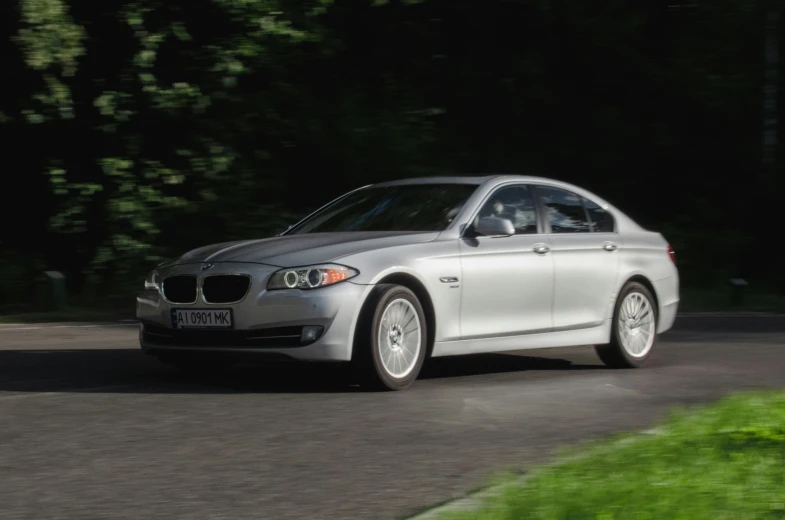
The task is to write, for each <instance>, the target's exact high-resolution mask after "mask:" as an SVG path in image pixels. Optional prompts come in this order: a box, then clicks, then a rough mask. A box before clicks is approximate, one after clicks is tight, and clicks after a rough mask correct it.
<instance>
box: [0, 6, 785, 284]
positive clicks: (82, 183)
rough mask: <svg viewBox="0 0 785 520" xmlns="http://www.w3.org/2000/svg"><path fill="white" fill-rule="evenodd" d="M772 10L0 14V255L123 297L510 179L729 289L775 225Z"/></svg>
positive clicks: (40, 9)
mask: <svg viewBox="0 0 785 520" xmlns="http://www.w3.org/2000/svg"><path fill="white" fill-rule="evenodd" d="M781 4H782V2H781V0H715V1H713V2H704V1H699V2H693V3H691V4H671V5H669V4H668V3H667V2H655V1H647V2H639V3H635V4H629V3H623V2H621V1H619V0H614V1H611V2H610V3H608V2H605V3H603V4H601V5H599V4H598V5H594V4H591V5H590V4H586V3H585V2H583V3H582V2H578V1H577V0H542V1H538V2H531V1H523V0H498V1H493V2H485V3H483V4H482V5H480V4H478V3H477V2H469V1H467V0H455V1H450V2H446V1H444V0H421V1H401V0H389V1H371V0H367V1H359V2H357V1H348V0H335V1H334V2H333V1H331V0H310V1H308V2H291V1H286V0H255V1H250V0H248V1H240V0H189V1H188V2H186V1H185V0H173V1H166V2H164V1H163V0H134V1H126V2H108V3H106V2H105V3H99V4H86V3H83V2H72V1H70V0H16V1H12V2H6V3H5V4H4V5H3V6H0V9H1V10H2V11H0V24H1V25H0V26H1V27H2V30H3V31H4V34H5V35H6V38H5V39H3V40H2V44H0V45H2V49H0V50H2V51H3V56H4V59H5V61H4V67H5V70H6V73H7V76H8V77H13V78H18V81H13V82H6V83H5V84H4V85H2V87H0V88H2V89H3V91H2V96H0V127H1V128H3V129H4V131H5V132H4V133H5V134H6V135H7V136H8V139H7V143H8V147H7V156H6V164H11V165H14V166H13V171H11V170H9V173H7V175H11V176H13V177H14V178H15V179H16V182H18V186H19V188H18V189H17V190H16V191H15V193H14V198H15V199H16V202H17V203H18V206H19V209H14V210H12V209H10V208H8V207H6V208H4V211H5V212H7V213H8V216H7V217H6V221H7V222H14V225H13V226H10V227H11V229H9V230H8V231H7V232H6V234H5V239H4V243H3V244H2V246H3V247H5V248H6V249H7V250H8V251H10V250H11V249H12V248H13V250H14V251H18V252H19V254H18V256H20V257H31V258H34V259H35V261H34V262H26V261H25V260H24V259H22V260H19V262H20V265H21V266H22V269H21V271H20V272H27V273H28V275H25V276H27V277H28V278H30V279H32V278H33V276H34V273H35V271H36V270H38V269H39V267H32V266H33V265H37V266H40V265H46V266H47V267H49V268H53V269H60V270H63V271H64V272H66V273H67V274H68V276H69V280H70V281H71V283H72V286H73V288H74V289H79V288H84V287H95V288H100V289H101V290H105V291H109V290H110V289H109V288H112V289H111V290H113V291H116V292H120V293H121V294H122V295H123V297H124V298H127V296H126V293H125V292H124V290H125V289H122V290H121V285H122V284H124V283H125V282H126V281H128V283H130V284H131V287H135V286H136V285H137V284H138V280H137V277H138V276H139V274H140V273H142V272H143V271H145V270H146V269H148V268H149V266H150V265H151V264H153V263H155V262H156V261H157V260H158V259H160V258H163V257H165V256H167V255H172V254H176V253H178V252H182V251H183V250H184V249H187V248H190V247H194V246H196V245H199V244H203V243H205V242H212V241H220V240H228V239H236V238H251V237H259V236H267V235H270V234H273V233H276V232H278V231H280V230H282V229H284V228H285V227H286V225H288V224H289V223H292V222H293V221H294V220H295V219H297V218H298V217H300V216H302V215H303V214H304V213H306V212H307V211H309V210H310V209H313V208H314V207H315V206H318V205H321V204H322V203H324V202H326V201H327V200H329V199H330V198H332V197H334V196H337V195H339V194H341V193H342V192H344V191H346V190H348V189H351V188H355V187H357V186H359V185H363V184H368V183H371V182H375V181H379V180H384V179H389V178H397V177H406V176H415V175H430V174H453V173H460V174H464V173H488V172H497V173H505V172H516V173H532V174H540V175H548V176H553V177H559V178H563V179H565V180H568V181H573V182H576V183H579V184H582V185H584V186H586V187H587V188H590V189H593V190H595V191H597V192H599V193H602V194H603V196H605V197H606V198H608V199H609V200H611V201H613V202H614V203H616V204H618V205H619V206H620V207H621V208H622V209H624V210H626V211H628V212H629V213H631V214H632V216H634V217H635V218H638V219H639V220H640V221H641V222H642V223H644V224H645V225H647V226H651V227H658V228H662V229H665V230H668V233H669V235H670V236H673V237H674V238H672V240H674V245H676V246H677V248H678V249H679V250H684V251H689V253H688V256H689V258H685V256H684V255H680V259H683V261H684V264H683V265H684V266H686V267H685V268H686V269H687V270H688V271H687V272H686V277H685V280H688V281H692V280H699V279H701V278H700V276H702V275H703V274H705V272H706V270H705V269H702V267H703V266H705V265H707V264H710V265H716V266H717V269H718V272H725V271H728V270H733V269H734V268H738V266H739V265H741V264H740V263H739V261H737V259H736V258H735V255H734V254H728V253H727V251H728V250H730V251H740V250H741V247H740V244H742V243H744V240H747V239H748V238H749V237H750V236H751V235H756V234H758V235H760V236H761V237H762V236H764V233H763V232H762V231H760V229H759V228H754V229H750V226H749V225H748V224H747V223H746V222H747V219H740V218H733V216H734V215H739V214H750V212H755V211H758V212H762V211H763V210H762V208H776V205H775V204H774V198H775V197H776V196H778V195H777V193H778V192H777V190H776V189H773V190H772V189H771V188H766V186H767V185H765V184H764V181H763V178H764V177H763V176H762V175H760V174H761V173H763V170H762V164H761V152H760V150H761V131H760V125H761V119H762V113H761V107H762V106H763V98H762V96H763V94H762V93H763V92H764V89H763V86H764V83H763V82H764V77H766V76H765V75H764V70H765V63H764V57H765V56H764V53H763V52H762V49H764V48H765V41H764V35H765V34H769V39H768V41H770V42H771V41H772V39H771V34H781V28H782V21H783V18H784V17H783V16H780V17H779V19H778V20H775V21H774V22H772V21H771V17H770V16H769V23H768V25H766V19H767V12H768V13H770V12H772V11H771V10H772V6H774V7H777V9H780V11H778V12H781ZM764 27H768V32H767V31H764V30H763V29H764ZM777 31H779V33H777ZM782 40H783V39H782V38H779V45H780V48H781V47H782ZM770 47H771V46H770ZM772 67H774V68H772ZM781 69H782V64H781V60H779V61H778V62H777V64H776V66H773V65H771V63H770V62H769V67H768V69H767V70H769V76H767V77H769V78H771V77H773V76H771V71H772V70H779V71H780V76H781ZM780 90H781V89H780ZM766 92H768V98H767V99H768V100H769V105H767V106H769V107H771V106H773V105H771V101H772V100H773V99H775V98H774V97H773V94H772V90H771V88H769V89H768V90H767V91H766ZM774 92H775V94H776V93H777V92H778V91H777V90H776V89H775V91H774ZM777 95H779V96H781V93H779V94H777ZM783 106H785V103H780V104H779V108H778V110H779V114H780V116H779V119H780V120H781V119H782V107H783ZM774 110H775V109H773V110H771V111H770V116H769V117H770V120H771V117H772V116H771V114H773V113H774ZM767 135H769V134H767ZM781 143H782V140H780V141H779V142H778V144H777V145H776V148H777V150H779V152H778V153H779V157H782V154H781V148H782V144H781ZM774 164H775V166H773V167H772V168H771V171H773V172H779V169H781V165H782V162H781V159H780V162H778V163H774ZM778 168H779V169H778ZM740 174H741V175H740ZM738 178H742V179H743V180H744V182H743V185H742V186H739V182H738V181H733V182H729V181H727V180H725V179H738ZM773 178H774V179H775V181H774V182H775V184H773V185H771V184H770V185H768V186H780V187H781V186H782V184H781V181H779V180H778V179H779V177H778V176H777V175H776V174H775V175H774V176H773ZM776 183H779V184H776ZM699 201H705V202H699ZM766 211H769V213H771V211H773V210H766ZM763 213H765V212H763ZM763 213H761V214H763ZM769 213H766V214H767V215H768V214H769ZM766 219H768V220H772V219H771V218H769V217H766ZM768 220H767V221H768ZM761 229H762V228H761ZM670 230H672V231H670ZM698 244H700V247H698ZM717 251H726V253H725V254H724V256H723V258H722V260H718V259H717V258H716V256H715V252H717ZM7 257H8V256H6V258H7ZM36 262H37V263H36ZM769 267H770V269H769V272H770V273H771V272H774V271H775V270H776V269H778V266H776V265H775V262H772V265H771V266H769ZM743 269H749V268H746V267H744V268H742V270H743ZM755 271H756V272H758V273H760V275H761V276H763V275H764V274H763V271H764V270H763V269H760V268H759V267H757V268H755ZM717 276H719V275H717ZM714 278H716V276H715V275H711V274H710V275H707V278H706V282H707V283H709V282H710V281H712V280H713V279H714Z"/></svg>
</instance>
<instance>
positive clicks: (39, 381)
mask: <svg viewBox="0 0 785 520" xmlns="http://www.w3.org/2000/svg"><path fill="white" fill-rule="evenodd" d="M591 369H602V366H601V365H599V364H598V365H580V364H573V363H572V362H570V361H568V360H565V359H552V358H538V357H530V356H520V355H510V354H482V355H472V356H461V357H455V358H435V359H432V360H431V361H429V362H428V363H427V364H426V366H425V368H424V370H423V373H422V374H421V376H420V379H422V380H427V379H441V378H459V377H469V376H481V375H490V374H500V373H509V372H524V371H543V370H591ZM0 391H10V392H109V393H114V392H117V393H210V394H213V393H255V392H265V393H327V392H359V391H360V389H359V388H358V387H357V386H355V385H353V384H352V383H351V379H350V376H349V371H348V369H347V368H346V367H343V366H338V365H317V364H305V363H276V364H267V365H240V366H232V367H228V368H220V367H215V368H210V369H209V370H200V371H193V372H192V371H187V370H180V369H178V368H175V367H169V366H166V365H163V364H161V363H159V362H158V361H157V360H156V359H155V358H151V357H148V356H145V355H143V354H142V353H141V352H140V351H138V350H131V349H127V350H118V349H100V350H99V349H89V350H88V349H85V350H45V351H44V350H2V351H0Z"/></svg>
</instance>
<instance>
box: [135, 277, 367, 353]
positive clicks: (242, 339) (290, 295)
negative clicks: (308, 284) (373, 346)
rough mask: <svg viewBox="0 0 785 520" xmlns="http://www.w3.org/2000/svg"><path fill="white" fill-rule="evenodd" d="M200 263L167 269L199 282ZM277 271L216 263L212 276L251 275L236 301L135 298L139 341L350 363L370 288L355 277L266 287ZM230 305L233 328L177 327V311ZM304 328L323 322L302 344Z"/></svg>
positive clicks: (159, 348)
mask: <svg viewBox="0 0 785 520" xmlns="http://www.w3.org/2000/svg"><path fill="white" fill-rule="evenodd" d="M200 270H201V264H196V265H191V266H188V265H186V266H177V267H176V268H173V270H171V271H167V272H165V273H162V277H165V276H171V275H172V274H191V275H195V276H196V277H197V279H198V283H199V285H201V281H202V279H203V276H204V274H203V273H200ZM276 270H277V269H276V268H274V267H270V266H264V265H258V264H237V263H232V264H231V265H227V264H216V265H215V267H214V268H213V269H211V270H210V275H215V274H223V273H227V274H229V273H232V274H236V273H238V272H239V273H243V274H248V275H249V276H250V277H251V279H252V282H251V287H250V289H249V291H248V293H247V294H246V296H245V298H244V299H243V300H242V301H240V302H239V303H235V304H207V303H204V302H203V301H202V300H199V301H198V302H197V303H194V304H174V303H170V302H167V301H166V300H165V299H164V298H163V296H162V294H161V292H160V290H145V291H143V292H141V293H139V294H138V296H137V299H136V316H137V318H139V321H140V322H141V326H140V330H139V342H140V344H141V347H142V350H143V351H144V352H146V353H148V354H162V353H167V352H183V351H188V352H201V353H204V354H209V353H215V354H219V353H226V354H229V353H233V354H263V355H265V356H268V357H279V358H288V359H294V360H303V361H349V360H351V354H352V338H353V337H354V327H355V325H356V319H357V315H358V314H359V310H360V307H361V305H362V302H363V301H364V300H365V297H366V295H367V293H368V291H370V290H371V288H372V287H371V286H367V285H357V284H354V283H352V282H351V281H347V282H343V283H339V284H336V285H335V286H332V287H324V288H322V289H314V290H310V291H303V290H298V289H290V290H281V291H267V290H266V287H267V281H268V279H269V277H270V275H272V273H273V272H275V271H276ZM210 308H221V309H225V308H230V309H231V310H232V319H233V326H232V328H231V329H229V330H212V329H201V330H200V329H189V330H178V329H175V328H174V327H173V326H172V317H171V314H172V309H210ZM304 326H321V327H323V328H324V329H323V332H322V334H321V336H319V337H318V339H316V341H314V342H311V343H308V344H305V345H303V344H302V342H301V341H300V338H299V336H300V331H301V330H302V328H303V327H304Z"/></svg>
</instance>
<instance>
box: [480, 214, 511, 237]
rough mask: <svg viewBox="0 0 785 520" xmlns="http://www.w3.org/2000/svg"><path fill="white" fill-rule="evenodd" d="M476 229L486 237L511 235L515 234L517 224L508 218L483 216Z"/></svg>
mask: <svg viewBox="0 0 785 520" xmlns="http://www.w3.org/2000/svg"><path fill="white" fill-rule="evenodd" d="M474 230H475V231H476V232H477V233H479V234H480V235H484V236H486V237H509V236H512V235H514V234H515V226H513V225H512V221H510V220H508V219H506V218H494V217H486V218H481V219H479V221H478V222H477V225H476V226H475V227H474Z"/></svg>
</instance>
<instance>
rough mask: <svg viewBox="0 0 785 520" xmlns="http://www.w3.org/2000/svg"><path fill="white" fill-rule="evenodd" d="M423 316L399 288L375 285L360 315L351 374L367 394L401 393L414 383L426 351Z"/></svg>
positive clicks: (408, 294)
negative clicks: (380, 392)
mask: <svg viewBox="0 0 785 520" xmlns="http://www.w3.org/2000/svg"><path fill="white" fill-rule="evenodd" d="M427 343H428V331H427V324H426V321H425V313H424V312H423V308H422V305H421V304H420V301H419V300H418V299H417V296H416V295H415V294H414V293H413V292H412V291H411V290H409V289H407V288H406V287H403V286H402V285H387V284H384V285H379V286H377V287H376V288H375V289H374V292H373V293H372V294H371V296H370V297H369V300H368V303H367V304H366V306H365V307H364V310H363V312H362V313H361V315H360V318H359V323H358V328H357V333H356V334H355V341H354V349H353V355H352V372H353V373H354V377H355V379H356V380H357V381H358V382H359V383H360V386H361V387H364V388H367V389H369V390H383V391H384V390H403V389H405V388H407V387H409V386H410V385H411V384H412V383H414V381H415V380H416V379H417V376H418V375H419V374H420V370H421V369H422V366H423V362H424V361H425V355H426V351H427V350H428V344H427Z"/></svg>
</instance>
